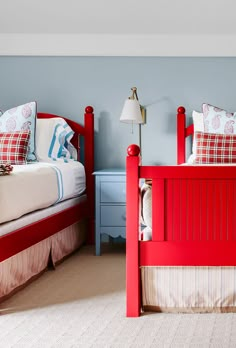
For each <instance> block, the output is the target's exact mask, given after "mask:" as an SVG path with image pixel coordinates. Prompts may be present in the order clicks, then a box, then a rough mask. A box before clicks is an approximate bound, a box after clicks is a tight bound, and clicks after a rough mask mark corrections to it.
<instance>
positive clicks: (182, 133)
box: [177, 106, 194, 164]
mask: <svg viewBox="0 0 236 348" xmlns="http://www.w3.org/2000/svg"><path fill="white" fill-rule="evenodd" d="M193 131H194V129H193V124H191V125H190V126H188V127H186V116H185V108H184V107H183V106H180V107H178V109H177V164H182V163H185V162H186V138H187V137H188V136H190V135H193Z"/></svg>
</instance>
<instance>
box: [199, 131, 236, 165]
mask: <svg viewBox="0 0 236 348" xmlns="http://www.w3.org/2000/svg"><path fill="white" fill-rule="evenodd" d="M195 137H196V138H195V140H196V160H195V163H198V164H205V163H206V164H207V163H236V134H213V133H202V132H195Z"/></svg>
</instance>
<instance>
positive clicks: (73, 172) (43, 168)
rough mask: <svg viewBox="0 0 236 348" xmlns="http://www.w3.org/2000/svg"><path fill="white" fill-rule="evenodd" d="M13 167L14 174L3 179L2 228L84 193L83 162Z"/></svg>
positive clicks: (1, 183)
mask: <svg viewBox="0 0 236 348" xmlns="http://www.w3.org/2000/svg"><path fill="white" fill-rule="evenodd" d="M13 167H14V169H13V172H12V174H10V175H6V176H1V178H0V192H1V195H0V211H1V214H0V224H2V223H5V222H8V221H11V220H14V219H18V218H20V217H21V216H23V215H25V214H28V213H30V212H32V211H35V210H38V209H43V208H47V207H50V206H53V205H55V204H57V203H59V202H62V201H65V200H67V199H69V198H73V197H76V196H79V195H81V194H82V193H83V192H84V191H85V171H84V166H83V165H82V164H81V163H80V162H77V161H70V162H68V163H64V162H55V163H54V162H53V163H52V162H50V163H47V162H37V163H32V164H28V165H15V166H13Z"/></svg>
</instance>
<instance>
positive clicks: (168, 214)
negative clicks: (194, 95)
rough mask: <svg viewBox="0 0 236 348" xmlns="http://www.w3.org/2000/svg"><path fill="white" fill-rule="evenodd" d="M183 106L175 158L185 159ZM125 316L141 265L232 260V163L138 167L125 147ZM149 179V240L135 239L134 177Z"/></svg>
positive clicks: (135, 297)
mask: <svg viewBox="0 0 236 348" xmlns="http://www.w3.org/2000/svg"><path fill="white" fill-rule="evenodd" d="M185 118H186V117H185V108H184V107H179V108H178V110H177V163H178V164H182V163H184V162H186V159H185V158H186V157H185V156H186V151H185V142H186V138H187V137H188V136H191V135H193V131H194V129H193V125H190V126H188V127H186V121H185ZM127 152H128V156H127V159H126V172H127V178H126V179H127V184H126V190H127V191H126V192H127V193H126V195H127V224H126V301H127V302H126V304H127V316H128V317H136V316H139V315H140V313H141V282H140V267H141V266H235V265H236V252H235V250H236V166H230V167H229V166H181V165H177V166H142V165H141V157H140V156H139V148H138V146H137V145H131V146H130V147H128V150H127ZM141 178H146V179H151V180H152V240H151V241H139V239H138V235H139V234H138V231H139V230H140V223H139V219H140V218H139V205H140V201H139V199H140V194H139V193H140V192H139V191H140V189H139V187H140V179H141Z"/></svg>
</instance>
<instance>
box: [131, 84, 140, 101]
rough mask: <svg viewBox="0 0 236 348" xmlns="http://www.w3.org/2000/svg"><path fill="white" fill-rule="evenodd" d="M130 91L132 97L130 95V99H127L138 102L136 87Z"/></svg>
mask: <svg viewBox="0 0 236 348" xmlns="http://www.w3.org/2000/svg"><path fill="white" fill-rule="evenodd" d="M131 91H132V95H131V97H129V99H136V100H138V93H137V87H132V88H131Z"/></svg>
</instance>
